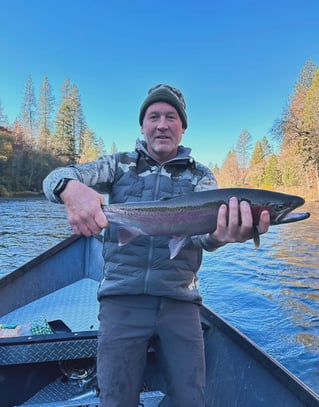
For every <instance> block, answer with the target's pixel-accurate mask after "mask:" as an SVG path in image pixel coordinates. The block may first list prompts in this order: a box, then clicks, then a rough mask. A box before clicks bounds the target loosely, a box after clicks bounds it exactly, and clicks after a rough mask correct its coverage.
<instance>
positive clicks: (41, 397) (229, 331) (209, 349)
mask: <svg viewBox="0 0 319 407" xmlns="http://www.w3.org/2000/svg"><path fill="white" fill-rule="evenodd" d="M102 267H103V259H102V239H101V238H100V236H97V237H90V238H86V237H83V236H82V237H80V236H71V237H69V238H67V239H66V240H64V241H62V242H60V243H59V244H57V245H56V246H54V247H52V248H51V249H49V250H48V251H46V252H44V253H43V254H41V255H40V256H38V257H36V258H34V259H33V260H31V261H30V262H28V263H26V264H25V265H23V266H22V267H19V268H17V269H16V270H14V271H13V272H12V273H10V274H8V275H6V276H4V277H3V278H2V279H1V280H0V299H1V300H0V324H2V325H1V329H0V332H1V331H2V332H4V333H6V334H7V335H2V336H1V337H0V405H1V407H11V406H20V405H22V406H28V407H39V406H45V407H48V406H54V407H68V406H77V407H83V406H87V407H91V406H92V407H93V406H94V407H96V406H99V401H98V389H97V382H96V349H97V331H98V318H97V315H98V301H97V297H96V292H97V289H98V285H99V282H100V280H101V278H102ZM201 322H202V329H203V335H204V339H205V352H206V364H207V406H208V407H234V406H239V407H258V406H264V407H269V406H272V407H301V406H319V397H318V395H317V394H316V393H315V392H314V391H312V390H311V389H310V388H309V387H308V386H306V385H305V384H304V383H303V382H302V381H301V380H299V379H298V378H297V377H295V376H294V375H293V374H292V373H291V372H290V371H288V370H287V369H286V368H285V367H283V366H282V365H281V364H280V363H279V362H278V361H276V360H274V359H273V358H272V357H270V356H269V355H268V354H267V353H266V352H264V351H263V350H262V349H260V348H259V347H258V346H257V345H256V344H255V343H253V342H252V341H251V340H250V339H249V338H247V337H246V336H245V335H244V334H243V333H241V332H240V331H239V330H237V329H235V328H234V327H233V326H232V325H230V324H229V323H228V322H227V321H225V320H224V319H223V318H221V317H220V316H219V315H217V314H216V313H214V312H213V311H212V310H211V309H209V308H208V307H206V306H205V305H203V306H201ZM10 333H11V335H10ZM14 335H16V336H14ZM165 392H166V389H165V381H164V380H163V377H162V376H161V373H160V371H159V368H158V366H157V362H156V352H155V349H154V348H153V347H152V344H151V343H150V347H149V350H148V362H147V368H146V371H145V381H144V386H143V388H142V389H141V395H140V406H144V407H152V406H159V405H160V406H161V407H165V406H166V407H168V405H169V404H168V401H167V398H166V397H165ZM160 403H161V404H160ZM181 407H182V406H181Z"/></svg>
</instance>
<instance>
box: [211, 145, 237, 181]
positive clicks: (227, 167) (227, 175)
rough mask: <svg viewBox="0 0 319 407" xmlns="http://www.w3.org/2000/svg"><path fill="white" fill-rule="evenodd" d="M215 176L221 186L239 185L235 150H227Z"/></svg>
mask: <svg viewBox="0 0 319 407" xmlns="http://www.w3.org/2000/svg"><path fill="white" fill-rule="evenodd" d="M216 177H217V180H218V184H219V186H221V187H235V186H239V185H241V174H240V171H239V165H238V159H237V154H236V152H235V150H231V151H229V153H228V154H227V157H226V159H225V161H224V162H223V164H222V166H221V169H220V171H219V174H218V175H216Z"/></svg>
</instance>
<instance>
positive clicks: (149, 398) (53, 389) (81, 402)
mask: <svg viewBox="0 0 319 407" xmlns="http://www.w3.org/2000/svg"><path fill="white" fill-rule="evenodd" d="M63 385H64V388H63V390H64V392H65V394H64V395H65V396H67V397H68V398H69V399H68V400H64V401H58V402H56V401H53V402H51V401H50V400H57V399H58V398H59V395H60V394H61V378H59V379H57V380H56V381H55V382H53V383H50V384H49V385H48V386H47V387H45V388H44V389H43V390H41V391H40V392H39V393H38V394H37V395H36V396H34V397H32V398H31V399H29V400H28V401H27V402H26V403H25V404H22V406H23V405H26V406H28V407H41V406H43V405H45V406H46V407H84V406H85V407H97V406H99V400H98V397H96V396H95V395H94V394H93V393H94V391H92V392H91V394H90V391H88V392H87V394H86V395H84V394H83V395H80V396H79V397H76V394H77V393H79V392H81V390H80V389H79V387H78V386H77V385H75V384H73V383H69V384H67V383H64V384H63ZM163 397H164V395H163V393H161V392H160V391H149V392H142V393H141V396H140V404H139V406H140V407H157V406H158V405H159V403H160V401H161V400H162V399H163ZM71 398H73V400H72V399H71Z"/></svg>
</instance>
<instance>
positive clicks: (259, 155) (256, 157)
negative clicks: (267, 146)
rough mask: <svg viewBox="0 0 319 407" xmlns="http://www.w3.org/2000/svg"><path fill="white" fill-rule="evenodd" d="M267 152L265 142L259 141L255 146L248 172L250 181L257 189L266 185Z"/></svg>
mask: <svg viewBox="0 0 319 407" xmlns="http://www.w3.org/2000/svg"><path fill="white" fill-rule="evenodd" d="M265 166H266V161H265V150H264V142H262V141H260V140H257V142H256V144H255V149H254V151H253V153H252V156H251V160H250V164H249V171H248V175H247V178H248V181H249V183H250V184H251V185H253V186H255V187H258V188H259V187H260V186H261V185H263V183H264V174H265Z"/></svg>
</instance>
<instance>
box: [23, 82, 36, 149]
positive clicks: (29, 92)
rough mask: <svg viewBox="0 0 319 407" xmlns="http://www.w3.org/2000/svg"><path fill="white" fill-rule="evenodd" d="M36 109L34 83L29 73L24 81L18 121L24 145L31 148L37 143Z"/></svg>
mask: <svg viewBox="0 0 319 407" xmlns="http://www.w3.org/2000/svg"><path fill="white" fill-rule="evenodd" d="M36 109H37V103H36V98H35V95H34V85H33V80H32V77H31V75H30V76H29V77H28V79H27V81H26V84H25V88H24V96H23V102H22V105H21V113H20V123H21V127H22V129H23V134H24V137H25V142H26V145H28V146H29V147H31V148H35V147H36V144H37V134H36V131H37V129H36Z"/></svg>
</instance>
